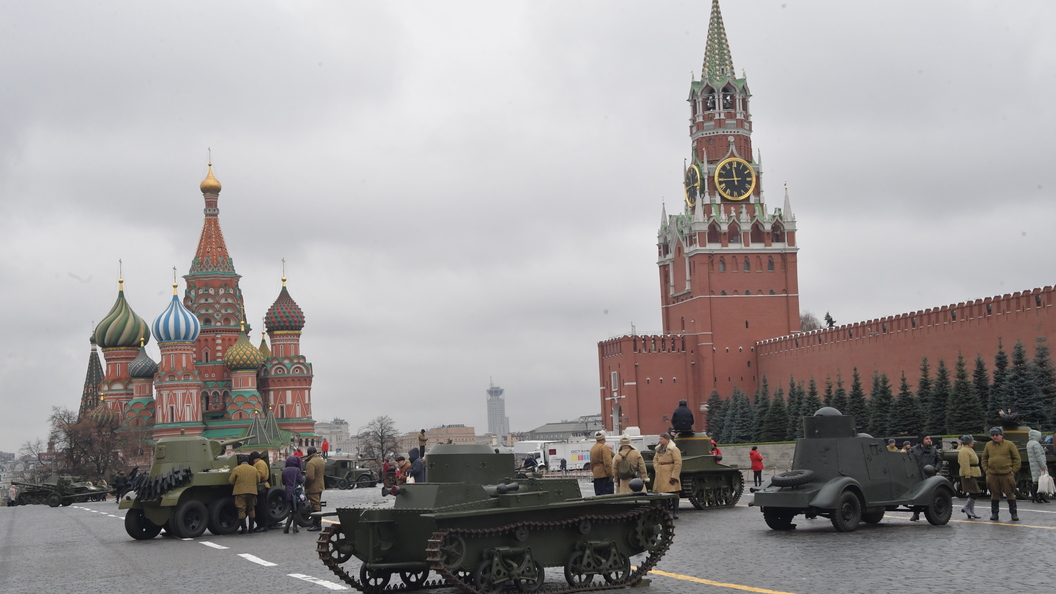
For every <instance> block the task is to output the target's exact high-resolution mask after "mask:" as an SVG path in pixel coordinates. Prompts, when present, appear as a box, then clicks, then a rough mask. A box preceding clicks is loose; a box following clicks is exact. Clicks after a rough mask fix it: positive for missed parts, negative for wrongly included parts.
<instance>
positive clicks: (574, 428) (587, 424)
mask: <svg viewBox="0 0 1056 594" xmlns="http://www.w3.org/2000/svg"><path fill="white" fill-rule="evenodd" d="M604 428H605V425H604V423H603V422H602V420H601V415H586V416H582V417H579V418H578V419H575V420H573V421H561V422H559V423H547V424H545V425H543V426H541V427H536V428H535V429H532V430H531V431H529V432H528V437H527V438H526V439H554V440H575V439H579V438H583V437H587V436H593V435H594V432H595V431H598V430H599V429H604Z"/></svg>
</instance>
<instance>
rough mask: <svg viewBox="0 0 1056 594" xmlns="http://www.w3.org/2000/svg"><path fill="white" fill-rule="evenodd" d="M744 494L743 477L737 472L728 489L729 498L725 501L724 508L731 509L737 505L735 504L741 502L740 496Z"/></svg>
mask: <svg viewBox="0 0 1056 594" xmlns="http://www.w3.org/2000/svg"><path fill="white" fill-rule="evenodd" d="M743 493H744V477H743V476H741V473H740V472H738V473H737V474H736V475H735V476H734V477H733V485H732V486H731V487H730V491H729V496H728V497H727V499H726V504H725V505H726V507H733V506H735V505H737V502H738V501H740V500H741V494H743Z"/></svg>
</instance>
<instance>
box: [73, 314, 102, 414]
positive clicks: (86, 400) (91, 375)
mask: <svg viewBox="0 0 1056 594" xmlns="http://www.w3.org/2000/svg"><path fill="white" fill-rule="evenodd" d="M88 341H89V342H91V343H92V352H91V354H89V355H88V373H87V374H86V375H85V378H84V390H83V391H82V392H81V408H80V411H79V412H78V414H77V418H78V419H79V418H81V417H83V416H84V415H85V414H87V413H89V412H91V411H93V410H95V407H96V406H99V402H100V399H99V396H100V394H99V386H100V385H101V384H102V383H103V379H104V378H105V376H104V375H103V365H102V363H100V361H99V350H98V349H96V346H95V345H96V343H95V333H94V332H93V333H92V336H91V338H89V339H88Z"/></svg>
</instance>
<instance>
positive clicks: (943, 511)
mask: <svg viewBox="0 0 1056 594" xmlns="http://www.w3.org/2000/svg"><path fill="white" fill-rule="evenodd" d="M952 514H953V498H952V497H951V496H950V492H949V491H947V490H946V489H935V497H934V498H933V499H932V500H931V503H929V504H928V507H925V508H924V517H925V518H927V519H928V523H929V524H931V525H932V526H942V525H944V524H946V522H949V521H950V516H951V515H952Z"/></svg>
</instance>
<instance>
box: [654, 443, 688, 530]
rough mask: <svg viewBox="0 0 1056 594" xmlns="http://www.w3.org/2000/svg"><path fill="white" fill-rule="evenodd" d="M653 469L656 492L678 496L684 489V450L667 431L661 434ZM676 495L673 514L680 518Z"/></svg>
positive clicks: (673, 502)
mask: <svg viewBox="0 0 1056 594" xmlns="http://www.w3.org/2000/svg"><path fill="white" fill-rule="evenodd" d="M653 471H654V472H655V473H656V480H655V481H654V482H653V492H654V493H674V494H675V495H676V496H677V495H679V493H681V491H682V452H680V451H679V450H678V446H676V445H675V444H673V443H671V436H670V435H669V434H667V433H661V434H660V443H659V445H657V446H656V455H654V456H653ZM679 497H680V496H678V497H675V499H674V501H672V502H671V515H672V516H674V517H675V519H678V501H679Z"/></svg>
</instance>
